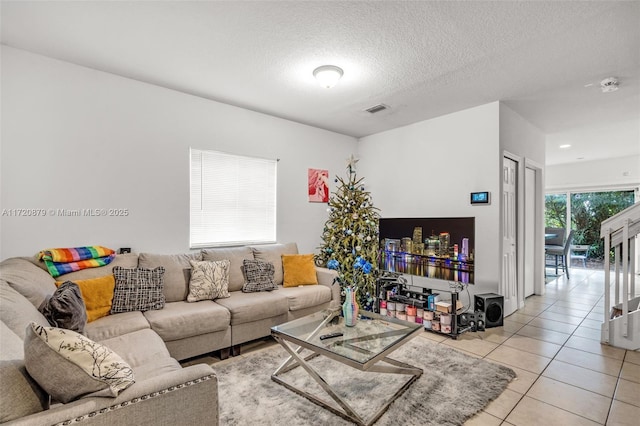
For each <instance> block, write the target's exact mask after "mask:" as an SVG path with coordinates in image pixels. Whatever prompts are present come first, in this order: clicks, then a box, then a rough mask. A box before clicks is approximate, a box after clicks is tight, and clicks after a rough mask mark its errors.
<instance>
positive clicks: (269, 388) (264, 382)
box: [212, 337, 516, 426]
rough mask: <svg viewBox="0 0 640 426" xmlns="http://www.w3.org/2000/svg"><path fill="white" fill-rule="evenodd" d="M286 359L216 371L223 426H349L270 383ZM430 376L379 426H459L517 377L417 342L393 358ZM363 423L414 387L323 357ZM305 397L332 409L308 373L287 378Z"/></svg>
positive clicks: (273, 353) (272, 357) (277, 353)
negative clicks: (395, 396)
mask: <svg viewBox="0 0 640 426" xmlns="http://www.w3.org/2000/svg"><path fill="white" fill-rule="evenodd" d="M286 358H287V353H286V351H285V350H284V349H283V348H282V347H281V346H280V345H276V346H272V347H269V348H265V349H262V350H259V351H256V352H253V353H249V354H247V355H246V356H243V357H241V358H240V359H238V360H233V361H231V362H226V363H223V364H221V365H217V364H213V365H212V367H213V369H214V370H215V371H216V373H217V376H218V389H219V392H218V395H219V406H220V425H222V426H228V425H243V426H244V425H258V424H259V425H265V426H266V425H273V426H276V425H278V426H279V425H287V426H294V425H295V426H302V425H351V424H352V423H351V422H349V421H347V420H345V419H343V418H341V417H339V416H337V415H335V414H333V413H332V412H330V411H329V410H326V409H324V408H322V407H320V406H318V405H316V404H314V403H313V402H311V401H309V400H307V399H306V398H304V397H302V396H299V395H298V394H296V393H295V392H292V391H290V390H289V389H287V388H285V387H284V386H282V385H280V384H278V383H276V382H274V381H273V380H271V374H272V373H273V372H274V371H275V370H276V368H278V366H280V364H281V363H282V362H283V361H284V360H285V359H286ZM390 358H393V359H396V360H398V361H402V362H406V363H408V364H411V365H413V366H416V367H420V368H422V369H423V370H424V373H423V374H422V376H421V377H420V378H419V379H418V380H416V381H415V382H414V383H413V384H412V385H411V386H410V387H409V389H407V390H406V391H405V392H404V393H403V394H402V395H401V396H400V397H399V398H398V399H396V400H395V402H394V403H392V404H391V405H390V406H389V408H388V409H387V411H386V412H385V413H384V414H383V415H382V417H380V419H379V420H378V421H377V422H376V425H389V426H390V425H395V426H397V425H403V426H408V425H421V426H422V425H461V424H463V423H464V422H465V421H466V420H467V419H469V418H470V417H472V416H473V415H474V414H475V413H477V412H478V411H480V410H482V408H484V407H485V406H486V405H487V404H488V403H489V402H491V401H492V400H494V399H495V398H497V397H498V396H499V395H500V394H501V393H502V391H503V390H504V389H505V388H506V387H507V385H508V383H509V382H510V381H511V380H512V379H513V378H514V377H515V376H516V374H515V373H514V372H513V370H511V369H509V368H507V367H504V366H501V365H498V364H493V363H490V362H488V361H485V360H482V359H478V358H474V357H471V356H468V355H465V354H463V353H461V352H458V351H456V350H455V349H452V348H450V347H447V346H443V345H436V344H434V343H433V342H431V341H429V340H427V339H425V338H422V337H417V338H415V339H413V340H411V341H409V342H408V343H406V344H405V345H404V346H402V347H400V348H399V349H398V350H396V351H395V352H393V353H392V354H391V355H390ZM310 363H311V364H312V365H313V368H314V369H316V371H318V372H320V374H321V375H322V376H323V377H324V379H325V380H326V381H327V382H328V383H329V384H331V385H332V386H333V387H334V389H337V390H338V393H339V394H340V396H342V397H344V398H345V399H347V401H348V403H349V404H350V405H351V406H352V407H353V408H354V409H355V411H356V412H357V413H359V414H360V415H363V416H364V417H365V419H368V418H370V417H371V416H373V414H374V413H375V412H376V411H377V408H378V407H381V406H382V405H383V401H384V400H386V399H388V397H389V396H390V395H393V394H394V393H395V392H396V390H397V389H399V388H400V387H401V386H402V384H403V383H404V382H405V381H406V380H407V379H408V376H405V375H395V374H382V373H363V372H361V371H358V370H356V369H354V368H351V367H348V366H345V365H343V364H341V363H339V362H336V361H332V360H329V359H327V358H325V357H322V356H320V357H316V358H314V359H312V360H311V361H310ZM281 377H282V378H283V379H285V380H286V381H288V382H289V383H292V384H294V385H295V386H297V387H301V388H303V389H305V390H307V392H311V393H314V394H315V395H318V396H321V397H322V398H323V399H324V400H326V401H331V402H332V401H333V400H331V398H330V397H329V396H328V395H327V394H326V393H324V391H323V390H322V388H320V386H319V385H317V384H316V382H315V381H313V379H311V378H310V377H309V376H308V375H307V373H306V372H305V371H304V370H303V369H302V368H300V367H299V368H295V369H293V370H291V371H289V372H287V373H285V374H284V375H282V376H281Z"/></svg>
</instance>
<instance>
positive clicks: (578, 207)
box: [571, 191, 634, 259]
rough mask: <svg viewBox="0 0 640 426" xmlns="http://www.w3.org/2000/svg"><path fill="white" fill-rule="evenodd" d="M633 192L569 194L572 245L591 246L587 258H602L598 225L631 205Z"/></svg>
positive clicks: (602, 252)
mask: <svg viewBox="0 0 640 426" xmlns="http://www.w3.org/2000/svg"><path fill="white" fill-rule="evenodd" d="M633 198H634V197H633V191H611V192H582V193H576V194H571V228H572V229H575V232H574V242H573V244H588V245H590V246H591V250H590V251H589V257H593V258H597V259H603V258H604V241H603V240H602V239H600V224H601V223H602V221H604V220H605V219H608V218H610V217H611V216H613V215H615V214H616V213H619V212H621V211H622V210H624V209H626V208H627V207H629V206H630V205H632V204H633Z"/></svg>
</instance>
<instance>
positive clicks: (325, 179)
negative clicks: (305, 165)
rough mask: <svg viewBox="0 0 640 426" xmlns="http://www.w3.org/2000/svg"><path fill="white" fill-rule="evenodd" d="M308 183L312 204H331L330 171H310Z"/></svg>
mask: <svg viewBox="0 0 640 426" xmlns="http://www.w3.org/2000/svg"><path fill="white" fill-rule="evenodd" d="M307 183H308V187H309V190H308V196H309V202H310V203H327V202H329V170H323V169H309V170H308V174H307Z"/></svg>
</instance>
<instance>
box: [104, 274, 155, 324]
mask: <svg viewBox="0 0 640 426" xmlns="http://www.w3.org/2000/svg"><path fill="white" fill-rule="evenodd" d="M113 276H114V277H115V279H116V286H115V289H114V291H113V303H112V304H111V313H112V314H117V313H120V312H132V311H141V312H144V311H148V310H151V309H162V308H164V303H165V298H164V293H163V292H162V289H163V287H164V267H162V266H158V267H157V268H154V269H147V268H132V269H126V268H122V267H120V266H116V267H114V268H113Z"/></svg>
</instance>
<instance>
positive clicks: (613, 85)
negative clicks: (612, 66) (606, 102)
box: [600, 77, 620, 93]
mask: <svg viewBox="0 0 640 426" xmlns="http://www.w3.org/2000/svg"><path fill="white" fill-rule="evenodd" d="M618 84H620V82H619V81H618V79H617V78H615V77H609V78H605V79H604V80H602V81H601V82H600V88H601V89H602V93H609V92H615V91H616V90H618Z"/></svg>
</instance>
